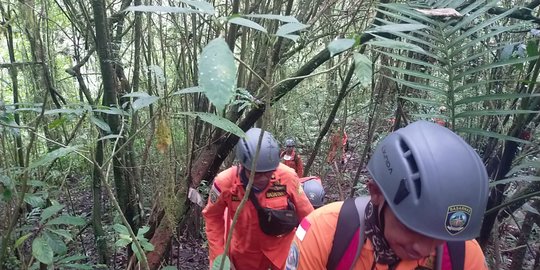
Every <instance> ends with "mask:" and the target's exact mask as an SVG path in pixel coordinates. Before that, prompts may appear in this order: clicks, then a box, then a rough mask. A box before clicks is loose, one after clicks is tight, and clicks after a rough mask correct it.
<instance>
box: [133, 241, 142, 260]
mask: <svg viewBox="0 0 540 270" xmlns="http://www.w3.org/2000/svg"><path fill="white" fill-rule="evenodd" d="M131 250H133V253H135V256H137V259H138V260H139V261H140V260H141V253H140V252H139V249H138V248H137V246H136V245H135V243H132V244H131Z"/></svg>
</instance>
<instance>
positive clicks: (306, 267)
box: [286, 202, 488, 270]
mask: <svg viewBox="0 0 540 270" xmlns="http://www.w3.org/2000/svg"><path fill="white" fill-rule="evenodd" d="M342 205H343V202H335V203H331V204H328V205H326V206H323V207H321V208H319V209H317V210H316V211H315V212H313V213H312V214H310V215H309V216H308V217H306V219H305V220H303V221H302V223H301V225H300V226H299V227H298V229H297V230H296V236H295V238H294V240H293V243H292V245H291V249H290V252H289V257H288V258H287V265H286V269H287V270H293V269H294V270H296V269H298V270H311V269H326V263H327V262H328V256H329V255H330V250H331V249H332V242H333V241H334V233H335V231H336V225H337V220H338V216H339V211H340V210H341V206H342ZM374 259H375V258H374V252H373V245H372V244H371V241H370V240H369V239H367V240H366V242H365V244H364V246H363V247H362V251H361V253H360V257H359V258H358V260H357V261H356V264H355V265H354V268H353V269H356V270H364V269H368V270H369V269H371V266H372V264H373V260H374ZM434 261H435V252H434V253H433V256H432V257H429V258H425V259H422V260H419V261H416V260H415V261H402V262H400V263H399V264H398V266H397V268H396V270H411V269H415V268H416V267H417V266H419V265H420V266H425V267H427V268H428V269H432V267H433V264H434ZM375 269H377V270H386V269H388V267H387V265H382V264H376V267H375ZM464 269H467V270H469V269H470V270H472V269H474V270H487V269H488V268H487V266H486V264H485V258H484V254H483V253H482V250H481V249H480V246H479V245H478V243H477V242H476V241H475V240H470V241H467V242H465V268H464Z"/></svg>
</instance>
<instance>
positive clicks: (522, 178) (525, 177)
mask: <svg viewBox="0 0 540 270" xmlns="http://www.w3.org/2000/svg"><path fill="white" fill-rule="evenodd" d="M533 181H540V176H534V175H520V176H516V177H510V178H505V179H501V180H497V181H493V182H491V183H489V186H490V187H494V186H496V185H501V184H508V183H512V182H533Z"/></svg>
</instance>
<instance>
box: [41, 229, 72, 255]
mask: <svg viewBox="0 0 540 270" xmlns="http://www.w3.org/2000/svg"><path fill="white" fill-rule="evenodd" d="M44 237H45V239H47V243H48V244H49V246H50V247H51V249H52V250H53V253H54V254H58V255H65V254H66V253H67V246H66V244H65V243H64V241H62V239H61V238H60V237H59V236H58V235H56V234H52V233H50V232H48V231H46V232H44Z"/></svg>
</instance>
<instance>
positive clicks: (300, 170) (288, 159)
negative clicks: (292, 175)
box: [279, 139, 304, 177]
mask: <svg viewBox="0 0 540 270" xmlns="http://www.w3.org/2000/svg"><path fill="white" fill-rule="evenodd" d="M295 146H296V143H295V142H294V140H293V139H287V140H285V147H286V148H285V150H284V151H282V152H281V154H280V155H279V156H280V157H281V161H282V162H283V164H285V165H287V166H289V167H291V168H293V169H294V171H295V172H296V174H297V175H298V177H302V176H304V164H303V163H302V158H301V157H300V155H299V154H298V153H296V149H295Z"/></svg>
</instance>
